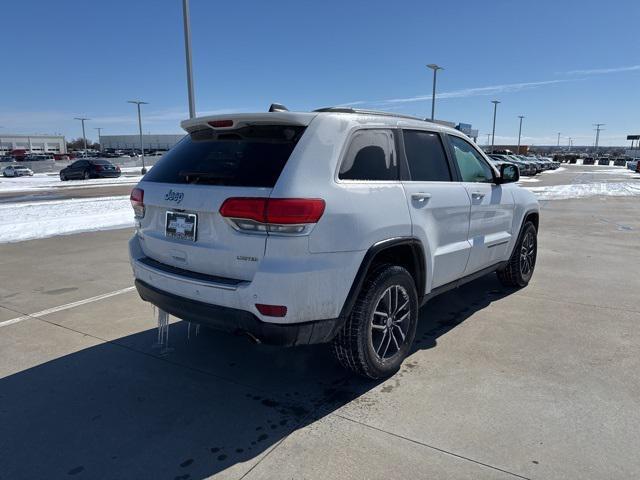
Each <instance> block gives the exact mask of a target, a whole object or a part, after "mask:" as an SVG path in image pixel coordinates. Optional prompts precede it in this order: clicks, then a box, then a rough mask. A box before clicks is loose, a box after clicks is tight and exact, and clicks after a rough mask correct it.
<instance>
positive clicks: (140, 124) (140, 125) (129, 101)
mask: <svg viewBox="0 0 640 480" xmlns="http://www.w3.org/2000/svg"><path fill="white" fill-rule="evenodd" d="M127 103H134V104H135V105H137V107H138V131H139V132H140V154H141V155H142V170H141V172H140V173H142V174H143V175H144V174H145V173H147V169H146V168H145V166H144V143H143V142H142V117H141V116H140V105H148V104H149V102H143V101H141V100H128V101H127Z"/></svg>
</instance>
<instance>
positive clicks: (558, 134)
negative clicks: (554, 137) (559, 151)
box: [558, 132, 560, 147]
mask: <svg viewBox="0 0 640 480" xmlns="http://www.w3.org/2000/svg"><path fill="white" fill-rule="evenodd" d="M559 146H560V132H558V147H559Z"/></svg>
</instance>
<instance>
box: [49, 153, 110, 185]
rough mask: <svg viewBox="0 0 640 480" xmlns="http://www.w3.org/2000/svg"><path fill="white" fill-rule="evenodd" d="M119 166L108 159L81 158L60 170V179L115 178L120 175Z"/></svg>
mask: <svg viewBox="0 0 640 480" xmlns="http://www.w3.org/2000/svg"><path fill="white" fill-rule="evenodd" d="M120 173H121V172H120V167H118V166H117V165H114V164H112V163H111V162H109V161H108V160H101V159H90V158H89V159H87V158H84V159H81V160H77V161H75V162H73V163H72V164H71V165H69V166H68V167H66V168H63V169H62V170H60V180H62V181H63V182H64V181H66V180H72V179H74V178H75V179H84V180H88V179H90V178H116V177H119V176H120Z"/></svg>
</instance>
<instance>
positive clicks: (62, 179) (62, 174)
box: [60, 172, 67, 182]
mask: <svg viewBox="0 0 640 480" xmlns="http://www.w3.org/2000/svg"><path fill="white" fill-rule="evenodd" d="M60 181H61V182H66V181H67V176H66V175H65V174H64V173H62V172H60Z"/></svg>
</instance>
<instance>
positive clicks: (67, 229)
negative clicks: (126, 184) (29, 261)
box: [0, 196, 134, 243]
mask: <svg viewBox="0 0 640 480" xmlns="http://www.w3.org/2000/svg"><path fill="white" fill-rule="evenodd" d="M133 225H134V219H133V210H132V209H131V203H130V201H129V197H128V196H117V197H98V198H86V199H85V198H82V199H72V200H56V201H44V202H31V203H19V204H16V203H13V204H12V203H8V204H3V205H0V243H9V242H21V241H24V240H33V239H35V238H46V237H52V236H55V235H68V234H71V233H79V232H91V231H96V230H111V229H115V228H126V227H131V226H133Z"/></svg>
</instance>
